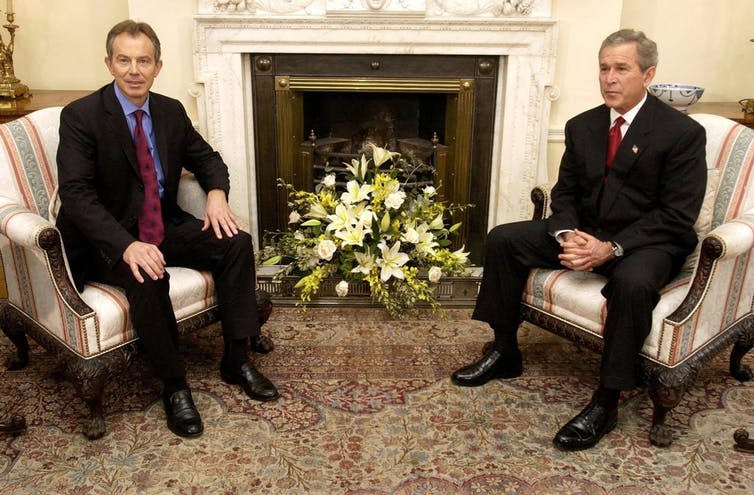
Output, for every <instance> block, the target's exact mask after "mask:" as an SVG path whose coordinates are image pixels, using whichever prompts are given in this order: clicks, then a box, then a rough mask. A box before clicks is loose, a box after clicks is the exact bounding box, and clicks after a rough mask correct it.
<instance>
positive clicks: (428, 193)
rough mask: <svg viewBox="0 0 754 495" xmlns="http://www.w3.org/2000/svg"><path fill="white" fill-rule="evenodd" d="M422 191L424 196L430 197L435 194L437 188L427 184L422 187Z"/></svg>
mask: <svg viewBox="0 0 754 495" xmlns="http://www.w3.org/2000/svg"><path fill="white" fill-rule="evenodd" d="M422 192H424V195H425V196H426V197H428V198H431V197H433V196H434V195H435V194H437V189H435V188H434V187H433V186H427V187H425V188H424V189H422Z"/></svg>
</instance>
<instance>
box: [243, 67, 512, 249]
mask: <svg viewBox="0 0 754 495" xmlns="http://www.w3.org/2000/svg"><path fill="white" fill-rule="evenodd" d="M252 61H253V63H252V69H253V74H252V95H253V108H254V113H253V114H254V126H253V127H254V130H255V156H256V164H255V165H256V177H257V194H258V196H257V198H258V206H259V207H258V210H259V225H260V227H261V228H260V230H261V232H262V233H263V234H264V233H274V232H276V231H280V230H285V229H286V227H287V221H288V213H289V212H288V209H287V197H286V194H285V193H286V191H285V190H284V189H282V188H278V187H276V184H277V179H278V178H281V179H283V180H284V181H285V182H287V183H289V184H292V185H293V186H294V187H296V188H297V189H304V190H313V189H314V187H315V185H316V184H317V183H318V182H319V181H320V180H321V179H322V178H323V177H324V175H325V173H332V172H335V173H336V174H338V173H339V172H344V171H345V167H343V162H347V163H350V160H351V159H352V158H356V157H358V156H360V155H361V154H362V153H364V152H366V151H367V150H368V148H369V144H375V145H377V146H381V147H386V148H388V149H390V150H391V151H398V152H400V153H402V154H409V153H410V154H412V155H414V156H415V157H417V158H419V159H420V160H421V161H422V162H423V163H424V164H425V165H426V166H425V167H422V168H421V169H420V170H417V171H415V172H416V173H415V174H414V176H413V177H411V180H412V181H413V182H414V183H415V184H416V185H420V186H421V185H430V184H431V185H435V186H439V187H438V191H439V192H440V196H441V199H442V200H443V201H445V202H446V203H449V204H450V203H452V204H461V205H465V204H474V208H471V209H467V210H465V211H458V212H455V213H454V215H453V218H452V219H450V220H451V221H452V222H453V223H456V222H459V221H460V222H462V224H463V227H462V228H461V230H460V231H459V235H458V238H457V240H456V242H455V244H456V245H457V247H461V246H462V245H463V246H465V248H466V250H469V251H470V252H471V259H472V262H474V263H478V262H479V260H481V257H482V249H483V242H484V237H485V235H486V232H487V222H486V219H487V209H488V204H489V183H490V169H491V155H492V129H493V116H494V107H495V95H496V85H497V60H496V59H494V58H490V57H474V56H438V55H421V56H402V55H313V54H275V55H253V56H252ZM336 177H339V179H338V181H344V180H345V178H344V177H345V174H344V173H343V174H341V175H337V176H336Z"/></svg>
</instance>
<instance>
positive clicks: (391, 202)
mask: <svg viewBox="0 0 754 495" xmlns="http://www.w3.org/2000/svg"><path fill="white" fill-rule="evenodd" d="M405 199H406V193H404V192H403V191H398V192H394V193H390V194H388V195H387V198H385V206H386V207H388V208H392V209H394V210H397V209H398V208H400V207H401V205H402V204H403V200H405Z"/></svg>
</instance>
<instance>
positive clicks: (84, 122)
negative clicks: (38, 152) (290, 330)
mask: <svg viewBox="0 0 754 495" xmlns="http://www.w3.org/2000/svg"><path fill="white" fill-rule="evenodd" d="M106 48H107V57H106V58H105V64H106V65H107V67H108V69H109V70H110V73H111V74H112V75H113V78H114V82H113V83H112V84H108V85H106V86H104V87H103V88H101V89H99V90H98V91H96V92H94V93H92V94H91V95H89V96H86V97H84V98H82V99H80V100H77V101H75V102H73V103H71V104H69V105H68V106H66V107H65V108H64V109H63V111H62V113H61V116H60V145H59V148H58V156H57V161H58V175H59V183H60V199H61V209H60V213H59V216H58V220H57V227H58V229H59V230H60V233H61V235H62V238H63V243H64V245H65V249H66V253H67V257H68V261H69V266H70V268H71V274H72V275H73V278H74V281H75V283H76V285H77V287H78V288H79V290H81V289H82V288H83V285H84V283H85V282H86V281H89V280H93V281H101V282H105V283H108V284H112V285H117V286H119V287H122V288H123V289H124V290H125V294H126V298H127V299H128V302H129V306H130V311H131V318H132V321H133V326H134V329H135V331H136V333H137V335H138V336H139V339H140V341H141V342H142V344H143V345H144V349H145V350H146V355H147V359H148V360H149V361H150V363H151V365H152V367H153V368H154V370H155V373H156V375H157V376H158V377H159V378H160V379H161V380H162V383H163V393H162V395H163V402H164V405H165V413H166V416H167V423H168V427H169V428H170V429H171V431H173V432H174V433H176V434H177V435H181V436H185V437H196V436H199V435H201V433H202V431H203V424H202V421H201V417H200V415H199V412H198V411H197V409H196V406H195V405H194V402H193V399H192V396H191V392H190V389H189V386H188V383H187V382H186V372H185V368H184V363H183V361H182V359H181V356H180V354H179V353H178V348H177V340H178V332H177V324H176V320H175V316H174V313H173V308H172V305H171V302H170V298H169V294H168V291H169V288H170V285H169V274H168V273H167V272H166V271H165V267H166V266H170V265H172V266H186V267H191V268H196V269H200V270H208V271H210V272H212V275H213V277H214V281H215V287H216V291H217V298H218V304H219V309H220V313H221V320H222V330H223V338H224V352H223V358H222V362H221V365H220V373H221V377H222V378H223V380H225V381H226V382H228V383H234V384H240V385H241V386H242V388H243V389H244V391H245V392H246V394H247V395H249V397H251V398H252V399H256V400H262V401H267V400H274V399H276V398H277V397H278V392H277V390H276V388H275V386H274V385H273V384H272V382H270V381H269V380H268V379H267V378H266V377H265V376H264V375H262V374H261V373H260V372H259V371H258V370H256V369H255V368H254V366H253V365H252V364H251V363H250V362H249V360H248V356H247V352H248V342H249V340H250V339H251V340H252V342H259V335H260V334H259V324H258V321H257V307H256V298H255V275H254V260H253V252H252V241H251V237H250V236H249V234H247V233H246V232H243V231H242V230H240V227H239V224H238V221H237V220H236V217H235V216H234V215H233V212H232V211H231V210H230V208H229V206H228V202H227V196H228V192H229V190H230V181H229V177H228V168H227V166H226V165H225V163H224V162H223V161H222V159H221V157H220V155H219V154H218V153H217V152H215V151H214V150H213V149H212V148H211V147H210V146H209V144H207V142H206V141H205V140H204V139H202V137H201V136H200V135H199V134H198V133H197V132H196V131H195V130H194V128H193V126H192V125H191V122H190V120H189V118H188V116H187V115H186V112H185V110H184V108H183V106H182V105H181V104H180V103H179V102H178V101H177V100H174V99H171V98H168V97H165V96H162V95H159V94H156V93H151V92H150V91H149V89H150V88H151V87H152V83H153V82H154V79H155V77H156V76H157V75H158V74H159V72H160V69H161V68H162V60H160V41H159V39H158V38H157V35H156V34H155V32H154V31H153V30H152V28H151V27H150V26H149V25H148V24H145V23H137V22H134V21H131V20H127V21H123V22H121V23H119V24H117V25H116V26H114V27H113V28H112V29H111V30H110V32H109V33H108V36H107V43H106ZM182 168H186V169H187V170H189V171H191V172H192V173H194V174H195V175H196V177H197V179H198V181H199V183H200V184H201V185H202V187H203V188H204V190H205V191H207V206H206V210H205V215H204V220H203V221H202V220H198V219H196V218H194V217H193V216H192V215H190V214H188V213H186V212H184V211H182V210H181V209H180V208H179V207H178V205H177V203H176V197H177V193H178V183H179V179H180V176H181V170H182Z"/></svg>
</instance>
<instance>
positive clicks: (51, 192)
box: [0, 107, 216, 358]
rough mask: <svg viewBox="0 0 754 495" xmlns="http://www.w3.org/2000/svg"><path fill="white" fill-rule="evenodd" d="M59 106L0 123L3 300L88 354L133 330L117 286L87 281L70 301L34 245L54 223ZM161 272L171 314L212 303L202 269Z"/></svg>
mask: <svg viewBox="0 0 754 495" xmlns="http://www.w3.org/2000/svg"><path fill="white" fill-rule="evenodd" d="M60 110H61V108H60V107H55V108H47V109H44V110H40V111H37V112H34V113H32V114H29V115H27V116H26V117H23V118H20V119H17V120H14V121H12V122H9V123H7V124H3V125H0V139H2V146H0V233H2V234H3V235H2V236H0V256H1V257H2V266H3V270H4V273H5V282H6V287H7V293H8V303H9V304H11V305H12V306H14V307H15V308H16V309H18V310H19V311H21V312H22V313H24V314H25V315H27V316H28V317H29V318H31V319H32V320H34V321H35V322H37V323H38V324H39V325H40V326H42V327H43V328H44V329H45V330H46V331H47V332H48V333H49V334H50V335H51V336H53V337H54V338H55V339H56V340H57V341H59V342H60V343H62V344H63V345H64V346H65V347H67V348H68V349H70V350H71V351H73V352H74V353H75V354H77V355H79V356H81V357H82V358H91V357H93V356H96V355H99V354H102V353H104V352H107V351H109V350H111V349H114V348H117V347H119V346H122V345H124V344H127V343H129V342H131V341H133V340H134V339H135V335H134V331H133V329H132V328H131V321H130V316H129V313H128V304H127V303H126V300H125V297H124V295H123V293H122V292H121V291H120V290H118V289H116V288H114V287H110V286H107V285H103V284H88V285H87V286H86V287H85V288H84V291H83V292H82V293H81V294H80V298H81V301H80V302H82V304H79V305H75V304H73V305H72V304H71V303H70V301H66V300H65V298H64V297H63V296H62V295H61V287H60V286H59V284H58V283H57V282H56V279H55V274H53V273H52V268H51V265H50V260H49V259H48V254H47V253H46V252H45V251H44V250H43V249H41V248H40V247H39V238H40V235H41V234H42V232H43V231H44V230H45V229H49V228H52V227H54V216H55V213H56V211H55V210H56V207H57V192H56V187H57V168H56V159H55V155H56V152H57V146H58V140H59V136H58V125H59V118H60ZM185 183H186V184H187V185H188V187H186V189H187V191H190V192H183V194H182V195H181V197H182V198H183V200H184V201H194V202H196V201H199V202H201V201H203V199H204V198H203V197H202V195H201V191H200V188H199V192H198V193H197V186H196V180H195V179H193V177H192V176H187V177H186V178H185ZM183 188H184V181H183V180H182V189H183ZM194 210H196V208H193V209H190V211H194ZM168 272H169V273H170V298H171V300H172V302H173V309H174V310H175V313H176V318H177V319H178V320H179V321H181V320H183V319H186V318H188V317H190V316H193V315H196V314H199V313H201V312H203V311H206V310H208V309H210V308H212V307H214V306H215V305H216V301H215V291H214V285H213V281H212V276H211V275H210V274H209V273H204V272H198V271H196V270H190V269H187V268H177V267H170V268H168ZM74 307H77V308H79V310H78V311H77V310H76V309H74ZM82 307H84V308H90V309H89V310H87V311H81V309H80V308H82Z"/></svg>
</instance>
